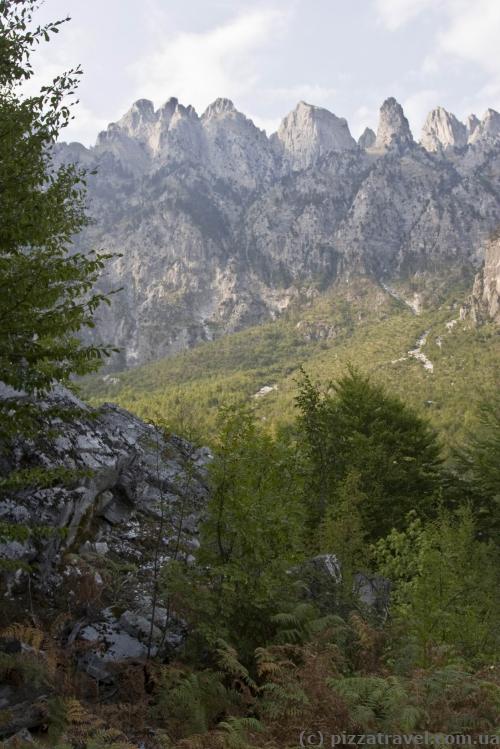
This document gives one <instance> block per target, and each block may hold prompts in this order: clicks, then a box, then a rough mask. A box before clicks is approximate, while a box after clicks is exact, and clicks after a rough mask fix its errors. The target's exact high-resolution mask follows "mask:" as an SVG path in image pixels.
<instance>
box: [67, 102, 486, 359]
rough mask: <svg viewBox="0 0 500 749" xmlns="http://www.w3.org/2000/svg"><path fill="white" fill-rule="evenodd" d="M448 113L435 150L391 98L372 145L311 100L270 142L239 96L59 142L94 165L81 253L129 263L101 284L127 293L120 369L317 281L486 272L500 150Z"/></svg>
mask: <svg viewBox="0 0 500 749" xmlns="http://www.w3.org/2000/svg"><path fill="white" fill-rule="evenodd" d="M436 111H437V112H438V113H439V116H438V115H436V114H434V115H433V116H432V117H430V120H429V121H431V122H432V123H433V125H432V139H431V140H430V141H428V142H427V143H426V146H427V147H428V148H431V149H432V150H427V147H426V148H424V147H422V146H417V145H416V144H415V143H414V142H413V140H412V137H411V133H410V129H409V126H408V122H407V120H406V117H405V116H404V113H403V110H402V108H401V106H400V105H399V104H398V103H397V102H396V101H395V100H394V99H388V100H387V101H386V102H384V104H383V106H382V109H381V114H380V125H379V128H378V135H377V138H376V141H375V143H373V133H371V132H366V133H365V134H364V135H363V136H362V139H361V144H362V145H358V144H356V143H355V141H354V139H353V138H352V137H351V135H350V133H349V129H348V126H347V123H346V122H345V120H342V119H341V118H339V117H336V116H335V115H334V114H332V113H330V112H328V111H327V110H325V109H321V108H319V107H314V106H311V105H309V104H305V103H303V102H302V103H300V104H299V105H298V106H297V108H296V109H295V110H294V111H293V112H292V113H291V114H290V115H288V116H287V117H286V118H285V120H284V121H283V123H282V125H281V127H280V129H279V131H278V133H277V134H275V135H274V136H272V137H271V138H268V137H267V136H266V134H265V133H264V132H263V131H261V130H259V129H258V128H257V127H255V126H254V124H253V123H252V122H251V121H250V120H249V119H248V118H246V117H245V116H244V115H243V114H242V113H240V112H238V111H237V110H236V109H235V107H234V105H233V104H232V102H230V101H229V100H228V99H218V100H216V101H215V102H214V103H213V104H212V105H210V106H209V107H208V109H207V110H206V111H205V112H204V113H203V114H202V116H201V117H199V116H198V115H197V113H196V112H195V111H194V110H193V108H192V107H189V106H183V105H182V104H181V103H180V102H178V101H177V99H169V100H168V101H167V102H166V103H165V104H164V105H163V106H162V107H160V108H159V109H157V110H155V108H154V107H153V105H152V103H151V102H149V101H147V100H139V101H138V102H136V103H135V104H134V105H133V106H132V107H131V109H130V110H129V112H127V114H126V115H125V116H124V117H123V118H122V119H121V120H120V121H119V122H117V123H115V124H113V125H110V126H109V128H108V129H107V130H106V131H105V132H104V133H102V134H101V135H100V136H99V139H98V143H97V145H96V146H95V147H94V148H91V149H86V148H84V147H83V146H80V145H78V144H70V145H69V146H64V145H59V146H57V147H56V149H55V155H56V161H57V163H61V162H62V161H64V160H76V161H79V162H80V163H81V164H82V165H83V166H85V167H88V168H90V169H94V168H95V169H97V174H96V175H95V176H91V177H89V180H88V183H89V207H90V213H91V215H92V217H93V218H94V223H93V224H92V225H90V226H89V227H88V228H87V229H86V230H85V232H84V233H83V234H82V235H81V236H80V237H78V238H77V240H76V244H77V247H78V249H81V250H87V249H88V248H89V247H104V248H106V249H107V250H109V251H116V252H117V253H120V254H121V256H120V257H117V258H116V259H115V260H113V261H112V262H111V263H110V265H109V268H108V269H107V272H106V275H105V277H103V280H102V282H101V288H102V289H103V290H104V291H107V290H109V289H111V288H120V287H121V288H122V291H121V292H120V293H119V294H117V295H115V296H114V297H113V299H112V302H113V303H112V306H111V307H110V308H108V307H106V306H102V307H101V309H100V310H99V312H98V320H97V327H96V331H95V332H94V333H93V335H94V336H95V337H98V338H99V340H101V341H106V342H109V343H112V344H114V345H115V346H117V347H120V348H121V353H120V354H119V355H117V356H116V357H114V359H113V362H112V367H113V368H115V369H122V368H124V367H128V366H132V365H135V364H140V363H142V362H145V361H150V360H152V359H157V358H160V357H162V356H167V355H169V354H174V353H176V352H178V351H180V350H183V349H186V348H189V347H191V346H193V345H196V344H198V343H200V342H203V341H207V340H211V339H213V338H214V337H215V336H220V335H224V334H226V333H229V332H233V331H235V330H239V329H241V328H243V327H246V326H249V325H255V324H258V323H260V322H261V321H263V320H266V319H273V318H275V317H276V316H277V315H280V314H281V313H282V311H283V310H284V309H286V307H287V306H288V305H289V304H290V303H292V302H293V301H294V300H296V299H298V298H301V296H302V295H303V294H304V293H306V294H307V293H308V292H309V291H311V290H312V289H314V288H317V285H318V283H319V284H321V286H322V287H323V288H325V287H327V286H328V285H330V284H334V283H335V282H337V281H338V282H343V281H344V279H345V278H347V277H353V276H355V275H356V274H369V275H371V276H374V277H375V278H376V279H378V280H383V281H386V282H388V283H389V284H390V285H391V283H392V280H397V279H398V278H399V279H401V278H402V277H407V276H411V275H412V274H414V273H422V272H432V273H435V272H441V271H442V272H443V273H446V274H448V271H449V269H450V268H457V269H458V268H459V267H460V266H463V265H471V264H472V265H474V266H475V267H479V265H480V262H481V260H482V257H480V256H479V255H478V252H477V249H478V248H479V247H481V246H482V245H483V244H484V241H485V240H486V238H487V237H488V236H489V235H490V233H491V232H492V231H493V230H495V229H496V228H498V226H499V225H500V140H499V139H498V138H496V137H490V136H488V137H483V136H482V135H481V137H480V134H479V133H478V134H476V133H477V131H480V133H485V132H488V133H492V132H494V122H495V117H494V116H493V114H491V113H490V114H489V115H488V116H487V117H486V118H485V119H484V120H483V122H482V123H480V124H479V125H477V126H476V125H474V121H473V120H470V121H469V126H468V127H469V131H470V132H471V133H472V135H473V136H474V138H475V141H474V142H473V143H471V144H469V145H466V146H463V147H462V148H461V149H460V150H457V148H455V147H449V146H450V144H451V142H453V143H455V144H458V143H459V142H461V140H460V138H461V137H462V136H461V135H460V133H461V132H462V130H461V129H460V126H459V125H457V122H458V121H456V120H455V118H453V116H452V115H451V114H448V113H445V112H444V110H436ZM446 128H448V130H447V129H446ZM474 128H475V129H474ZM472 131H473V132H472ZM472 135H471V138H472ZM429 137H430V136H429ZM438 142H439V144H441V143H443V144H444V143H447V144H448V147H444V146H442V145H439V153H436V152H435V150H434V149H435V148H437V147H438V145H437V144H438ZM368 144H370V145H368ZM392 285H393V284H392Z"/></svg>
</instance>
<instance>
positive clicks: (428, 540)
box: [375, 506, 500, 667]
mask: <svg viewBox="0 0 500 749" xmlns="http://www.w3.org/2000/svg"><path fill="white" fill-rule="evenodd" d="M497 556H498V552H497V549H496V548H495V547H494V546H493V544H492V542H489V543H485V542H483V541H478V540H477V529H476V525H475V522H474V517H473V514H472V512H471V511H470V508H468V507H466V506H463V507H461V508H459V509H458V510H457V511H456V512H455V513H454V514H452V513H451V512H450V511H448V510H444V509H442V510H440V512H439V514H438V516H437V518H436V519H434V520H431V521H430V522H428V523H427V524H425V525H424V524H423V523H422V522H421V520H420V519H418V518H416V517H415V516H413V517H412V518H411V522H410V523H409V524H408V528H407V529H406V530H405V531H402V532H401V531H396V530H393V531H392V532H391V533H390V534H389V536H388V537H387V538H385V539H382V540H380V541H378V543H377V544H376V546H375V557H376V559H377V561H378V564H379V568H380V570H381V572H382V573H383V574H385V575H387V576H388V577H389V578H390V579H391V581H392V583H393V607H392V615H393V618H394V621H395V624H396V631H399V636H400V642H399V645H400V648H399V649H400V650H401V652H402V655H403V659H405V660H408V656H409V657H410V658H411V656H413V658H414V659H415V665H419V666H424V667H428V666H430V665H432V662H433V659H434V658H436V657H438V658H443V655H444V656H447V657H448V658H449V659H450V660H451V661H452V662H453V660H455V661H456V659H457V657H461V658H465V659H467V662H470V663H471V664H473V665H474V666H479V665H482V664H484V663H491V660H494V659H495V658H496V656H497V655H498V648H499V644H500V627H499V614H500V596H499V585H498V583H499V569H498V564H497ZM397 649H398V648H396V649H395V650H396V651H397Z"/></svg>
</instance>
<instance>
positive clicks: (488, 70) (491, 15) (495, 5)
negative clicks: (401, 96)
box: [374, 0, 500, 119]
mask: <svg viewBox="0 0 500 749" xmlns="http://www.w3.org/2000/svg"><path fill="white" fill-rule="evenodd" d="M374 4H375V9H376V11H377V12H378V15H379V20H380V21H381V22H382V23H383V24H384V25H385V26H386V28H387V29H389V30H390V31H396V30H398V29H399V28H401V27H402V26H404V25H405V24H408V23H409V22H411V21H413V20H414V19H416V18H417V16H419V15H420V14H421V13H423V12H426V13H427V14H429V13H430V12H433V13H434V14H435V18H434V26H433V28H434V39H433V40H432V41H433V44H432V48H433V51H432V53H431V54H429V55H427V56H426V57H425V58H424V59H423V61H422V67H421V71H420V72H421V74H422V75H423V76H424V77H425V78H426V79H427V80H429V79H431V78H436V77H437V76H441V77H443V76H445V75H446V74H449V73H451V72H453V73H454V74H456V73H457V72H459V71H460V70H462V69H463V70H464V71H465V70H470V66H471V64H472V65H473V66H475V68H476V71H477V72H479V73H480V74H481V75H483V76H484V83H483V84H482V85H481V86H479V87H478V90H477V92H476V93H475V94H469V95H468V96H464V99H463V106H462V111H461V112H458V113H457V114H459V115H462V116H463V115H464V114H466V113H467V112H470V111H471V110H472V109H478V111H479V112H481V110H482V109H486V108H487V107H488V106H493V107H497V108H498V107H499V106H500V55H499V54H498V39H499V37H500V0H475V1H474V2H471V1H470V0H374ZM465 66H467V67H465ZM473 69H474V68H473ZM427 93H429V92H427ZM427 93H426V91H421V92H417V94H415V95H414V97H410V98H411V99H414V101H410V102H409V103H410V106H413V107H414V117H416V116H417V112H418V108H419V106H420V104H421V103H422V102H424V101H425V100H426V96H427ZM414 117H412V119H414Z"/></svg>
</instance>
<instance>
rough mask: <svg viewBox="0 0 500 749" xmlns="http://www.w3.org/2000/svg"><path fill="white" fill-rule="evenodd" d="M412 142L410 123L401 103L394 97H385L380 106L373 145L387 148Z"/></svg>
mask: <svg viewBox="0 0 500 749" xmlns="http://www.w3.org/2000/svg"><path fill="white" fill-rule="evenodd" d="M412 143H413V136H412V134H411V131H410V125H409V123H408V120H407V119H406V117H405V115H404V112H403V108H402V106H401V104H399V103H398V102H397V101H396V99H394V97H390V98H389V99H386V100H385V101H384V103H383V104H382V106H381V108H380V117H379V123H378V129H377V138H376V141H375V147H376V148H380V149H388V148H395V147H401V146H408V145H410V144H412Z"/></svg>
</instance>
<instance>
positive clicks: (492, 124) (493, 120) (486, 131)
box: [469, 109, 500, 143]
mask: <svg viewBox="0 0 500 749" xmlns="http://www.w3.org/2000/svg"><path fill="white" fill-rule="evenodd" d="M499 135H500V114H499V113H498V112H496V111H495V110H494V109H487V110H486V112H485V113H484V116H483V119H482V120H481V122H480V123H479V124H478V125H477V127H476V128H475V129H474V132H473V133H472V134H471V136H470V139H469V143H477V142H478V141H481V140H491V139H493V138H497V137H498V136H499Z"/></svg>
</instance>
